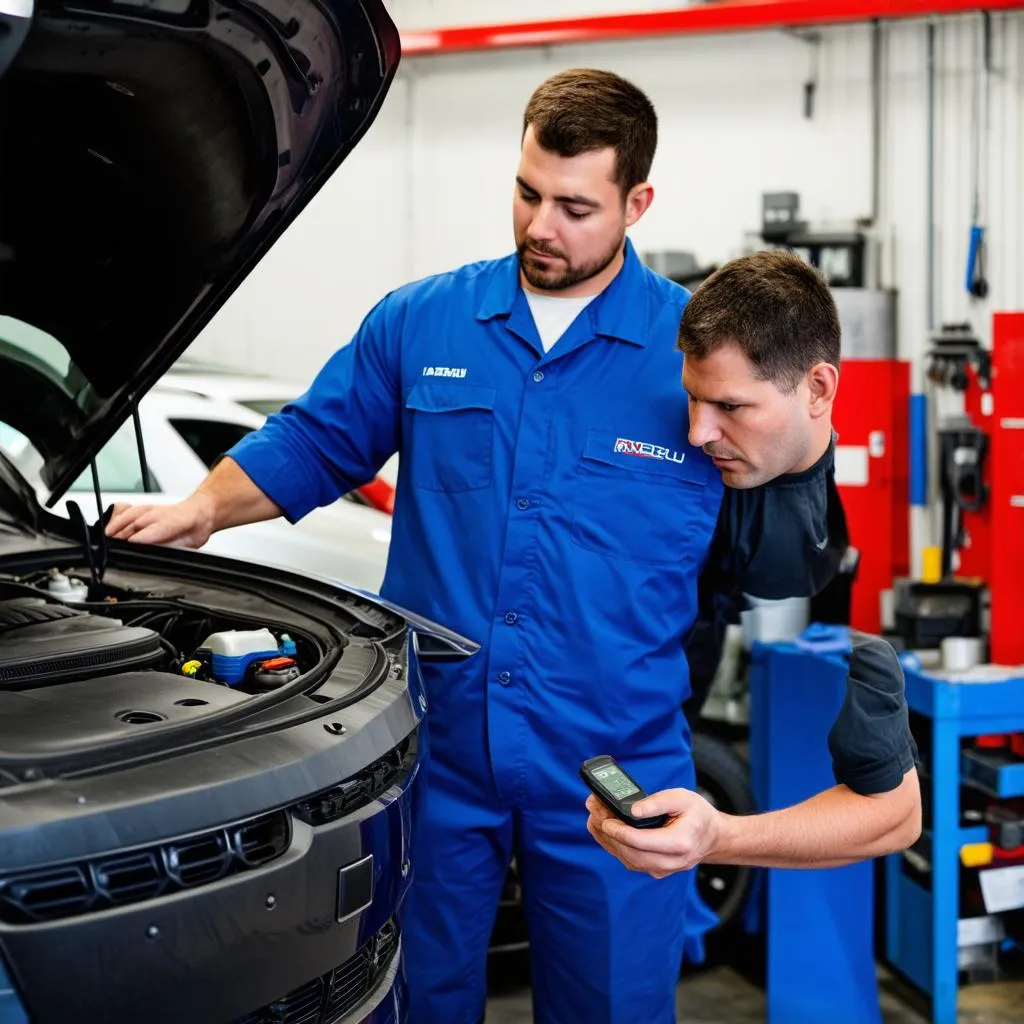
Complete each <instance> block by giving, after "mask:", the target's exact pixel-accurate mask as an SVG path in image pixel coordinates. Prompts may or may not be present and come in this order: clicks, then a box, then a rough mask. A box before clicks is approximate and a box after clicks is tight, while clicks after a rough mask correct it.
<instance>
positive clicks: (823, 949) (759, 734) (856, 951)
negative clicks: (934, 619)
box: [749, 643, 882, 1024]
mask: <svg viewBox="0 0 1024 1024" xmlns="http://www.w3.org/2000/svg"><path fill="white" fill-rule="evenodd" d="M847 666H848V661H847V657H846V656H845V654H843V653H841V652H839V651H835V652H831V653H829V652H825V651H815V652H811V651H808V650H806V649H802V648H801V647H799V646H797V645H795V644H788V643H783V644H759V643H758V644H754V645H753V647H752V650H751V666H750V673H749V681H750V722H751V725H750V769H751V783H752V787H753V790H754V795H755V797H756V799H757V803H758V809H759V810H762V811H769V810H777V809H780V808H783V807H788V806H791V805H792V804H795V803H799V802H800V801H802V800H805V799H807V798H808V797H811V796H814V795H815V794H816V793H820V792H822V791H823V790H826V789H831V788H832V787H833V786H834V785H835V778H834V776H833V774H832V759H831V756H830V754H829V750H828V734H829V730H830V729H831V728H832V725H833V723H834V722H835V720H836V718H837V716H838V715H839V710H840V708H841V707H842V703H843V699H844V697H845V694H846V673H847ZM764 881H765V889H766V901H767V906H766V913H765V916H764V918H763V925H764V931H765V933H766V938H767V964H766V967H767V984H766V995H767V1017H768V1022H769V1024H823V1022H825V1021H827V1022H828V1024H881V1022H882V1015H881V1010H880V1008H879V1000H878V984H877V980H876V973H875V950H874V865H873V862H871V861H866V862H863V863H860V864H853V865H850V866H848V867H843V868H829V869H821V870H791V869H786V870H779V869H771V870H769V871H766V872H764Z"/></svg>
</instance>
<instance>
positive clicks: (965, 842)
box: [885, 666, 1024, 1024]
mask: <svg viewBox="0 0 1024 1024" xmlns="http://www.w3.org/2000/svg"><path fill="white" fill-rule="evenodd" d="M904 674H905V678H906V693H907V703H908V705H909V707H910V710H911V713H912V716H921V717H922V718H923V719H924V720H925V729H926V733H927V735H926V736H925V737H923V739H924V742H921V743H920V746H921V754H922V762H923V764H922V787H926V788H927V787H930V789H931V792H930V793H928V792H926V793H925V794H924V795H925V804H926V806H927V807H929V808H930V820H927V817H926V823H925V824H926V833H925V836H924V840H925V841H924V842H923V843H921V844H919V849H918V856H917V857H915V856H914V855H913V854H911V855H904V854H893V855H892V856H890V857H887V858H886V864H885V878H886V940H887V941H886V945H887V950H886V954H887V958H888V960H889V962H890V964H891V965H892V966H893V967H894V968H896V970H898V971H899V972H900V973H901V974H903V975H904V976H905V977H906V978H907V979H908V980H910V981H911V982H912V983H913V984H914V985H915V986H917V987H918V988H919V989H921V990H922V991H923V992H924V993H926V994H927V995H928V996H930V998H931V1006H932V1016H931V1019H932V1022H933V1024H956V1021H957V995H958V930H959V929H960V927H961V926H960V920H959V918H960V884H961V873H960V872H961V861H960V851H961V849H962V848H963V847H965V846H971V845H973V844H978V843H985V842H988V840H989V830H988V827H987V826H985V825H976V824H973V823H966V822H964V821H963V819H962V818H961V807H960V803H961V787H962V786H965V787H976V788H978V789H981V790H982V791H983V792H985V793H988V794H989V795H990V796H993V797H997V798H1011V797H1014V796H1024V764H1021V763H1019V762H1013V761H1012V760H1010V759H1002V758H1000V757H998V756H993V755H992V754H991V753H989V752H984V753H981V754H979V753H978V752H976V751H965V750H963V749H962V747H963V741H964V740H965V739H969V738H972V737H977V736H990V735H1007V734H1011V733H1015V732H1024V670H1021V669H1010V668H1008V669H1006V670H1005V673H1004V671H1003V670H1000V669H993V668H992V667H989V666H986V667H985V669H984V671H983V672H975V673H974V674H973V676H968V677H966V678H965V679H963V680H956V679H950V678H944V677H940V676H938V675H930V674H928V673H927V672H925V671H923V670H917V669H914V668H906V667H905V670H904ZM922 850H923V851H924V857H923V858H922V856H921V851H922ZM921 859H924V860H926V861H927V866H926V869H925V870H922V867H921V864H920V863H918V861H920V860H921Z"/></svg>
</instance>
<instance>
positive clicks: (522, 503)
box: [516, 498, 530, 512]
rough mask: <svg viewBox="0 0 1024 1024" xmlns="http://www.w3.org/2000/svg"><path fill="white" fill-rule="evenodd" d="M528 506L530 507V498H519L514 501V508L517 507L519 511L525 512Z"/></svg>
mask: <svg viewBox="0 0 1024 1024" xmlns="http://www.w3.org/2000/svg"><path fill="white" fill-rule="evenodd" d="M529 507H530V500H529V498H520V499H519V500H518V501H517V502H516V508H517V509H519V511H520V512H525V511H526V510H527V509H528V508H529Z"/></svg>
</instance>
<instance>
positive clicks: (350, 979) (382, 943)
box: [234, 918, 399, 1024]
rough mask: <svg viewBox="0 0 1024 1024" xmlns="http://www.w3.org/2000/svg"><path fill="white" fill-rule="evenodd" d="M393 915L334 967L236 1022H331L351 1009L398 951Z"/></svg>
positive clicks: (376, 981) (397, 933) (371, 989)
mask: <svg viewBox="0 0 1024 1024" xmlns="http://www.w3.org/2000/svg"><path fill="white" fill-rule="evenodd" d="M398 939H399V931H398V924H397V923H396V922H395V920H394V918H392V919H391V920H390V921H388V923H387V924H385V925H384V927H383V928H381V930H380V931H379V932H377V934H376V935H374V937H373V938H372V939H370V941H369V942H367V943H366V945H364V946H362V947H360V949H359V950H358V952H356V953H355V954H354V955H353V956H350V957H349V958H348V959H347V960H346V961H345V962H344V963H343V964H339V965H338V966H337V967H335V968H334V970H333V971H328V972H327V974H324V975H321V976H320V977H319V978H314V979H313V980H312V981H308V982H306V984H305V985H302V986H300V987H299V988H297V989H295V990H294V991H292V992H289V993H288V995H286V996H283V997H282V998H281V999H277V1000H275V1001H274V1002H272V1003H270V1004H269V1005H268V1006H264V1007H262V1008H261V1009H259V1010H254V1011H253V1012H252V1013H249V1014H246V1015H245V1016H244V1017H241V1018H239V1019H238V1020H236V1021H235V1022H234V1024H332V1022H333V1021H337V1020H340V1019H341V1018H342V1017H344V1016H345V1015H346V1014H348V1013H351V1012H352V1011H353V1010H354V1009H355V1008H356V1007H357V1006H358V1005H359V1004H360V1003H361V1002H362V1001H363V1000H364V999H365V998H366V997H367V996H368V995H369V994H370V993H371V992H372V991H373V990H374V988H376V987H377V984H378V983H379V982H380V979H381V978H382V977H383V976H384V974H385V973H386V971H387V969H388V967H389V966H390V965H391V961H392V960H393V959H394V957H395V954H396V953H397V952H398Z"/></svg>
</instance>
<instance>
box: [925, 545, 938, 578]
mask: <svg viewBox="0 0 1024 1024" xmlns="http://www.w3.org/2000/svg"><path fill="white" fill-rule="evenodd" d="M941 580H942V548H924V549H923V550H922V551H921V582H922V583H938V582H940V581H941Z"/></svg>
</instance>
